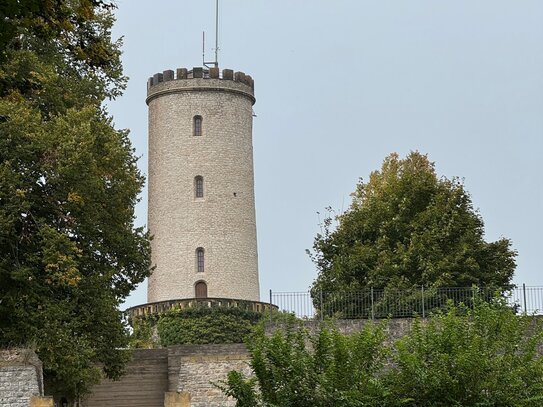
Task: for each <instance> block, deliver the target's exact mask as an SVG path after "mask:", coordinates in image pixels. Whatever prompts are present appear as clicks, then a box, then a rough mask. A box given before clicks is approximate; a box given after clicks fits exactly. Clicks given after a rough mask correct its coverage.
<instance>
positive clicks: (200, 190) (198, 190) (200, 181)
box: [194, 175, 204, 198]
mask: <svg viewBox="0 0 543 407" xmlns="http://www.w3.org/2000/svg"><path fill="white" fill-rule="evenodd" d="M194 196H195V197H196V198H203V197H204V177H202V176H201V175H198V176H197V177H195V178H194Z"/></svg>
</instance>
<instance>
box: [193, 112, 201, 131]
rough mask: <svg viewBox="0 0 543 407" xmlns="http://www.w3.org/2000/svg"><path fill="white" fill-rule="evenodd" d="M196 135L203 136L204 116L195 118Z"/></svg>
mask: <svg viewBox="0 0 543 407" xmlns="http://www.w3.org/2000/svg"><path fill="white" fill-rule="evenodd" d="M194 135H195V136H201V135H202V116H194Z"/></svg>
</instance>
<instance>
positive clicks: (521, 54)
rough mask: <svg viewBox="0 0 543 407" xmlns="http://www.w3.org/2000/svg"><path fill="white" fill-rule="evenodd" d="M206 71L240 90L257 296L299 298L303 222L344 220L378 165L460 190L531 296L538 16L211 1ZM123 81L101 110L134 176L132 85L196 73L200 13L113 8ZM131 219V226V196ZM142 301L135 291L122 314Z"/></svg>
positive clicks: (427, 5)
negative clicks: (245, 112) (251, 114)
mask: <svg viewBox="0 0 543 407" xmlns="http://www.w3.org/2000/svg"><path fill="white" fill-rule="evenodd" d="M220 1H221V3H220V17H221V20H220V29H219V34H220V44H219V47H220V55H219V63H220V67H221V68H231V69H235V70H239V71H244V72H246V73H248V74H250V75H251V76H252V77H253V78H254V80H255V91H256V97H257V102H256V104H255V106H254V110H255V113H256V114H257V117H256V118H255V121H254V132H253V138H254V160H255V184H256V185H255V187H256V211H257V231H258V249H259V267H260V285H261V293H262V297H263V298H264V299H265V298H267V292H268V290H269V289H272V290H274V291H299V290H300V291H305V290H307V288H308V287H309V285H310V284H311V282H312V281H313V279H314V278H315V276H316V270H315V268H314V266H313V264H312V263H311V261H310V260H309V258H308V257H307V255H306V254H305V249H307V248H310V247H311V246H312V243H313V238H314V236H315V234H316V233H317V232H318V231H319V227H318V216H317V212H318V211H320V212H321V213H323V212H324V210H323V209H324V208H325V207H326V206H332V207H333V208H334V209H335V210H337V211H341V210H342V208H343V209H346V208H347V207H348V206H349V204H350V197H349V194H350V193H351V192H352V191H353V190H354V188H355V185H356V183H357V180H358V179H359V178H360V177H363V178H365V179H367V177H368V175H369V173H370V172H371V171H373V170H375V169H378V168H379V167H380V165H381V162H382V160H383V158H384V157H385V156H386V155H388V154H389V153H391V152H398V153H399V154H400V155H402V156H405V155H406V154H407V153H408V152H409V151H410V150H419V151H421V152H423V153H428V155H429V157H430V159H431V160H432V161H435V162H436V168H437V171H438V173H439V174H440V175H445V176H447V177H453V176H459V177H462V178H464V179H465V184H466V187H467V189H468V191H469V192H470V193H471V195H472V198H473V202H474V205H475V207H476V208H478V209H479V210H480V213H481V215H482V217H483V219H484V221H485V225H486V239H487V240H496V239H498V238H499V237H501V236H505V237H508V238H511V239H512V241H513V245H514V248H515V249H516V250H518V252H519V256H518V262H517V263H518V267H517V272H516V276H515V282H516V283H523V282H525V283H527V284H529V285H539V284H541V285H543V278H542V277H541V275H542V273H543V253H542V249H543V247H542V242H543V238H542V233H543V214H542V208H543V188H542V186H543V185H542V184H543V181H542V176H543V171H542V170H543V164H542V156H543V1H541V0H533V1H529V0H517V1H511V0H486V1H485V0H478V1H473V0H454V1H452V0H449V1H436V0H415V1H411V0H389V1H384V0H373V1H365V0H336V1H333V2H331V1H324V0H311V1H309V0H308V1H302V0H274V1H270V0H266V1H264V0H220ZM117 4H118V6H119V9H118V11H117V13H116V14H117V23H116V26H115V29H114V35H115V36H116V37H119V36H124V47H123V50H124V54H123V62H124V69H125V73H126V74H127V75H128V76H129V77H130V81H129V83H128V88H127V90H126V92H125V94H124V96H122V97H121V98H119V99H118V100H117V101H115V102H113V103H110V105H109V109H110V112H111V113H112V115H113V116H114V121H115V123H116V126H117V127H119V128H129V129H130V130H131V137H132V140H133V143H134V146H135V148H136V150H137V154H138V155H141V159H140V163H139V164H140V167H141V169H142V171H143V172H144V173H147V106H146V105H145V94H146V80H147V78H148V77H149V76H151V75H152V74H153V73H155V72H162V71H163V70H165V69H175V68H179V67H187V68H191V67H193V66H201V62H202V56H201V54H202V51H201V47H202V44H201V37H202V31H203V30H205V31H206V35H207V37H208V38H209V42H208V44H207V46H206V48H207V53H208V55H209V57H208V60H209V59H211V58H212V50H211V48H212V47H213V46H214V45H213V44H212V41H211V39H212V38H213V37H214V8H215V1H214V0H198V1H185V0H178V1H173V0H153V1H152V2H151V1H144V0H118V1H117ZM146 192H147V191H145V193H144V194H143V195H142V202H141V203H140V205H139V206H138V208H137V215H138V224H145V223H146V218H147V195H146ZM145 302H146V284H143V285H142V286H141V287H140V288H139V289H138V290H137V291H136V292H135V293H134V294H133V295H132V296H131V297H130V298H129V300H128V301H127V303H126V304H125V305H126V306H133V305H137V304H142V303H145Z"/></svg>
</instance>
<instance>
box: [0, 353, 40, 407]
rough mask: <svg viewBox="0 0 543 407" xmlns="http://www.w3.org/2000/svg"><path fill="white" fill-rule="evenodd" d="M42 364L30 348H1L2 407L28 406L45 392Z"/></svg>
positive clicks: (0, 386) (0, 380)
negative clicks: (35, 397) (34, 397)
mask: <svg viewBox="0 0 543 407" xmlns="http://www.w3.org/2000/svg"><path fill="white" fill-rule="evenodd" d="M42 377H43V376H42V364H41V362H40V360H39V359H38V356H37V355H36V354H35V353H34V352H33V351H32V350H28V349H10V350H0V407H28V406H30V405H31V404H30V403H31V399H32V398H33V396H41V395H42V394H43V378H42Z"/></svg>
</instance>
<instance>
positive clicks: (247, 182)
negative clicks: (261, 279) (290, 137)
mask: <svg viewBox="0 0 543 407" xmlns="http://www.w3.org/2000/svg"><path fill="white" fill-rule="evenodd" d="M194 71H196V68H195V70H194ZM227 71H228V72H227ZM213 72H214V73H213V75H211V73H210V74H205V75H204V74H203V73H202V72H201V71H199V74H196V72H193V73H191V72H189V73H187V70H186V69H185V70H178V73H177V78H174V73H173V71H165V72H164V74H157V75H155V76H154V77H153V78H151V79H150V82H149V88H148V93H147V103H148V105H149V174H148V180H149V206H148V227H149V231H150V233H151V234H152V235H153V236H154V239H153V240H152V242H151V246H152V262H153V264H154V265H155V266H156V268H155V270H154V272H153V274H152V276H151V277H150V278H149V286H148V287H149V288H148V302H157V301H165V300H173V299H180V298H194V297H195V285H196V283H197V282H199V281H202V282H205V283H206V284H207V297H211V298H236V299H245V300H252V301H258V300H259V285H258V258H257V243H256V242H257V241H256V215H255V198H254V174H253V143H252V120H253V116H252V105H253V103H254V101H255V99H254V93H253V87H252V84H253V82H252V79H250V77H249V76H247V75H244V74H243V75H241V72H237V73H236V74H235V75H234V74H233V73H232V71H230V70H224V71H223V77H222V78H219V76H218V70H215V71H213ZM206 75H207V76H206ZM196 116H198V117H201V119H202V122H201V135H198V136H196V135H194V118H195V117H196ZM196 177H203V197H197V196H196V195H195V178H196ZM198 248H203V249H204V270H203V271H199V270H198V267H197V254H196V250H197V249H198Z"/></svg>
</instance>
